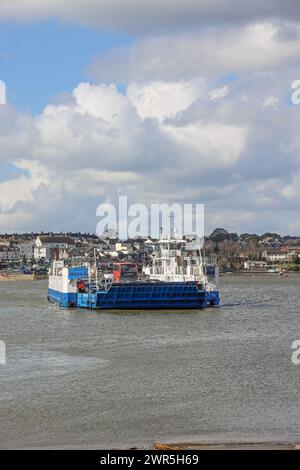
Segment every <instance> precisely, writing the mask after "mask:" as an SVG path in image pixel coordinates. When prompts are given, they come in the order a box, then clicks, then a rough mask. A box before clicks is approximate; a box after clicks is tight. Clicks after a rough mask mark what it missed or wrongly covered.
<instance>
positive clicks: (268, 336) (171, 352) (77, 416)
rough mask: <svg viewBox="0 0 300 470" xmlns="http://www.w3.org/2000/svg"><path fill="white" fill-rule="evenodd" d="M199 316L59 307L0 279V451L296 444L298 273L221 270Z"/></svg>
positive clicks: (299, 417) (24, 285)
mask: <svg viewBox="0 0 300 470" xmlns="http://www.w3.org/2000/svg"><path fill="white" fill-rule="evenodd" d="M221 281H222V282H221V296H222V303H223V305H222V307H220V308H219V309H209V310H205V311H202V312H201V311H200V312H196V311H193V312H174V313H169V312H168V313H167V312H136V313H132V312H127V313H117V312H111V313H105V312H100V313H97V312H95V311H87V310H77V311H74V310H70V311H69V310H60V309H59V308H58V307H56V306H55V305H54V304H51V303H48V302H47V301H46V300H45V299H46V290H47V286H46V283H45V282H43V281H37V282H29V281H28V282H10V283H4V282H2V283H0V340H3V341H5V342H6V347H7V364H6V366H4V365H0V423H1V427H0V447H1V448H14V447H17V448H20V447H25V448H28V447H34V448H36V447H67V448H68V447H83V446H85V447H97V448H105V447H106V448H113V447H125V448H126V447H130V446H151V444H152V443H153V441H158V440H161V441H178V440H180V441H199V440H232V439H239V440H241V439H243V440H244V439H246V440H248V439H249V440H278V439H279V440H298V441H299V440H300V366H295V365H293V364H292V362H291V353H292V350H291V344H292V342H293V341H294V340H295V339H300V327H299V326H300V325H299V319H300V276H296V275H295V276H289V277H288V278H279V277H277V276H266V277H263V276H260V277H232V276H231V277H228V278H222V280H221Z"/></svg>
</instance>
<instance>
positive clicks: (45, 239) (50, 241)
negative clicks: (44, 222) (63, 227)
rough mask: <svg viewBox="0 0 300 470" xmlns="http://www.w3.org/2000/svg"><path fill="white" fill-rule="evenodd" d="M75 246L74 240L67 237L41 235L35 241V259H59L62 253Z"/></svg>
mask: <svg viewBox="0 0 300 470" xmlns="http://www.w3.org/2000/svg"><path fill="white" fill-rule="evenodd" d="M74 246H75V242H74V240H73V238H71V237H68V236H66V235H40V236H38V237H37V239H36V240H35V246H34V257H35V259H41V258H45V259H51V258H53V257H57V258H59V256H60V253H63V252H64V250H67V249H68V248H73V247H74Z"/></svg>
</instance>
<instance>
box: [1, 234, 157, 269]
mask: <svg viewBox="0 0 300 470" xmlns="http://www.w3.org/2000/svg"><path fill="white" fill-rule="evenodd" d="M154 246H155V242H154V241H152V240H150V239H148V238H147V237H139V238H136V239H134V240H128V241H124V242H121V241H120V240H118V239H111V238H107V239H105V238H104V239H99V238H95V239H93V238H92V239H87V238H85V237H78V238H76V239H74V238H72V237H71V236H68V235H38V236H37V237H36V238H35V239H34V240H26V241H17V240H10V241H7V240H4V241H3V240H2V241H0V262H1V261H29V260H35V261H39V260H52V259H67V258H71V257H76V256H94V255H96V256H97V257H98V258H109V259H121V260H122V259H128V260H130V259H136V260H137V261H141V260H142V258H143V256H146V255H147V254H148V253H150V252H151V251H152V250H153V249H154Z"/></svg>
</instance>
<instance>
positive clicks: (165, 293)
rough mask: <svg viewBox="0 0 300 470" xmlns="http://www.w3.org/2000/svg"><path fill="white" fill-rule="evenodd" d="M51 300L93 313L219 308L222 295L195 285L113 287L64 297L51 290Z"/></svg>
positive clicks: (150, 284) (188, 283) (138, 283)
mask: <svg viewBox="0 0 300 470" xmlns="http://www.w3.org/2000/svg"><path fill="white" fill-rule="evenodd" d="M48 297H49V299H50V300H54V301H56V302H58V303H59V305H60V306H61V307H70V306H76V307H77V308H92V309H101V310H102V309H103V310H107V309H120V310H130V309H143V310H151V309H199V308H205V307H209V306H214V305H219V303H220V299H219V292H218V291H212V292H208V291H205V290H199V289H197V286H196V283H195V282H161V283H149V282H147V283H144V282H136V283H134V282H133V283H127V284H113V285H112V286H111V287H110V289H108V290H107V291H97V292H91V293H78V294H64V293H60V292H58V291H54V290H52V289H49V290H48Z"/></svg>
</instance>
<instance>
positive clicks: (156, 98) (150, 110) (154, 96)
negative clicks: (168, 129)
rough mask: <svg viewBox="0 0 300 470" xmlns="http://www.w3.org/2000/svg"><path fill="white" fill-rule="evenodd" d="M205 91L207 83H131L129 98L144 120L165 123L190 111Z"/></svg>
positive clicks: (201, 81)
mask: <svg viewBox="0 0 300 470" xmlns="http://www.w3.org/2000/svg"><path fill="white" fill-rule="evenodd" d="M204 89H205V81H204V80H203V79H196V80H193V81H191V82H185V81H180V82H173V83H170V82H162V81H159V82H151V83H148V84H146V85H137V84H136V83H131V84H129V86H128V92H127V94H128V98H129V100H130V101H131V103H132V104H133V106H134V107H135V108H136V110H137V113H138V115H139V116H140V117H141V118H142V119H145V118H149V117H150V118H157V119H158V120H159V121H161V122H162V121H164V120H165V119H167V118H173V117H175V116H176V115H177V114H178V113H180V112H181V111H184V110H186V109H188V108H189V107H190V106H191V104H193V103H194V102H195V101H196V100H197V99H198V98H199V97H200V96H201V95H203V93H204Z"/></svg>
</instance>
